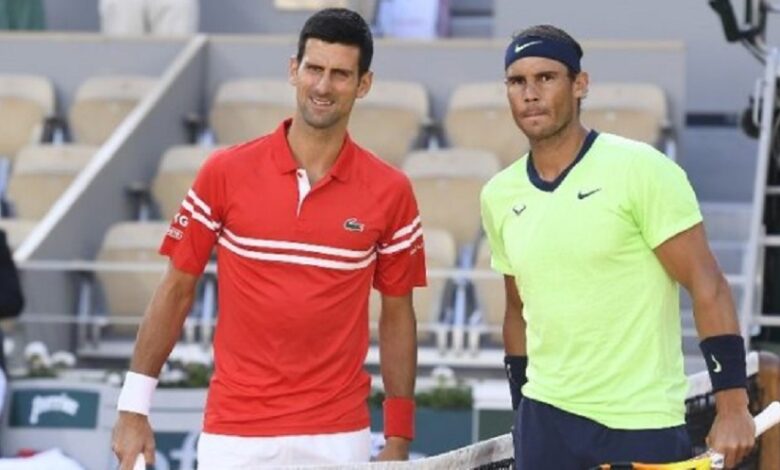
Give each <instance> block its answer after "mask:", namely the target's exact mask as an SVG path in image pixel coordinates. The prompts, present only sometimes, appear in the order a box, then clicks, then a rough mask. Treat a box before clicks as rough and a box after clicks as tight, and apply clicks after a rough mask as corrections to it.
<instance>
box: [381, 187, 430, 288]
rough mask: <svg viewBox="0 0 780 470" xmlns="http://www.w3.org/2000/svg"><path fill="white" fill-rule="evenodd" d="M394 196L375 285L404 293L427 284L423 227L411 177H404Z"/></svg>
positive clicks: (383, 237) (382, 238)
mask: <svg viewBox="0 0 780 470" xmlns="http://www.w3.org/2000/svg"><path fill="white" fill-rule="evenodd" d="M391 199H392V203H391V204H390V205H388V219H387V224H386V228H385V230H384V231H383V233H382V235H381V236H380V239H379V246H378V247H377V264H376V273H375V274H374V288H375V289H377V290H378V291H379V292H381V293H383V294H386V295H392V296H402V295H406V294H408V293H410V292H411V291H412V289H413V288H415V287H423V286H425V285H426V272H425V248H424V241H423V229H422V223H421V221H420V212H419V210H418V208H417V201H416V199H415V197H414V193H413V192H412V186H411V183H409V180H408V179H406V178H404V179H403V184H399V185H398V188H397V189H396V190H395V192H394V194H393V197H392V198H391Z"/></svg>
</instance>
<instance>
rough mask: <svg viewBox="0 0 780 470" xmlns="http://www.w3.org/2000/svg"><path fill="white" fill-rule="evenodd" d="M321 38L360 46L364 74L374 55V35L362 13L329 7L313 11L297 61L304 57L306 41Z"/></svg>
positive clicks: (360, 73)
mask: <svg viewBox="0 0 780 470" xmlns="http://www.w3.org/2000/svg"><path fill="white" fill-rule="evenodd" d="M310 38H313V39H320V40H322V41H325V42H329V43H333V44H346V45H348V46H356V47H357V48H358V49H360V56H359V58H358V74H359V75H363V74H364V73H366V72H368V69H369V68H371V59H372V58H373V56H374V38H373V36H372V35H371V28H369V26H368V24H367V23H366V21H365V20H364V19H363V17H362V16H360V15H359V14H357V13H355V12H354V11H352V10H347V9H346V8H326V9H324V10H320V11H318V12H317V13H315V14H314V15H312V16H311V17H310V18H309V19H308V20H306V23H305V24H304V25H303V28H302V29H301V34H300V35H299V36H298V55H297V58H298V62H300V61H301V60H303V53H304V50H305V49H306V41H307V40H309V39H310Z"/></svg>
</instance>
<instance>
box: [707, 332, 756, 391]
mask: <svg viewBox="0 0 780 470" xmlns="http://www.w3.org/2000/svg"><path fill="white" fill-rule="evenodd" d="M699 347H700V348H701V352H702V353H703V354H704V360H705V361H706V362H707V371H708V372H709V374H710V381H711V382H712V391H713V392H719V391H721V390H727V389H730V388H747V372H746V371H745V368H746V366H745V342H744V340H743V339H742V337H741V336H739V335H719V336H710V337H709V338H705V339H704V340H702V342H701V343H699Z"/></svg>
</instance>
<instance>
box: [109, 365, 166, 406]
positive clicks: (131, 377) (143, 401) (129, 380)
mask: <svg viewBox="0 0 780 470" xmlns="http://www.w3.org/2000/svg"><path fill="white" fill-rule="evenodd" d="M156 387H157V379H155V378H153V377H149V376H148V375H143V374H137V373H135V372H131V371H128V372H127V375H126V376H125V384H124V385H123V386H122V391H121V392H119V399H118V400H117V402H116V409H117V410H119V411H131V412H133V413H138V414H142V415H145V416H149V408H151V406H152V394H153V393H154V389H155V388H156Z"/></svg>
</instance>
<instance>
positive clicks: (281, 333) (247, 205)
mask: <svg viewBox="0 0 780 470" xmlns="http://www.w3.org/2000/svg"><path fill="white" fill-rule="evenodd" d="M289 124H290V121H286V122H284V123H282V124H281V125H280V126H279V128H278V129H277V130H276V131H275V132H274V133H272V134H269V135H267V136H264V137H260V138H259V139H256V140H252V141H250V142H247V143H245V144H241V145H238V146H235V147H231V148H228V149H226V150H222V151H218V152H216V153H215V154H214V155H212V156H211V157H210V158H209V159H208V160H207V161H206V163H205V164H204V165H203V167H202V168H201V170H200V171H199V173H198V175H197V177H196V179H195V183H194V184H193V187H192V189H191V190H190V191H189V192H188V194H187V197H186V198H185V199H184V201H183V202H182V206H181V209H180V210H179V213H178V214H177V215H176V216H175V217H174V220H173V222H172V224H171V227H170V228H169V230H168V233H167V235H166V236H165V238H164V241H163V243H162V246H161V248H160V252H161V253H162V254H164V255H166V256H169V257H170V259H171V261H172V263H173V264H174V266H176V267H177V268H178V269H181V270H183V271H186V272H189V273H192V274H195V275H199V274H201V273H202V272H203V269H204V267H205V265H206V263H207V262H208V260H209V256H210V254H211V251H212V249H213V246H214V244H215V243H216V244H217V246H218V248H217V271H218V292H219V317H218V322H217V327H216V334H215V338H214V358H215V371H214V376H213V378H212V380H211V386H210V389H209V395H208V401H207V405H206V414H205V423H204V430H205V431H206V432H209V433H215V434H228V435H240V436H278V435H290V434H325V433H334V432H346V431H354V430H358V429H362V428H365V427H367V426H368V425H369V416H368V410H367V407H366V399H367V397H368V394H369V391H370V377H369V375H368V374H367V373H366V372H365V371H364V370H363V363H364V361H365V357H366V353H367V351H368V343H369V334H368V294H369V289H370V288H371V285H372V281H373V286H374V287H375V288H376V289H378V290H379V291H381V292H383V293H385V294H388V295H405V294H408V293H409V292H410V291H411V290H412V288H413V287H415V286H423V285H425V255H424V252H423V238H422V228H421V226H420V217H419V214H418V210H417V203H416V201H415V199H414V195H413V194H412V189H411V185H410V183H409V181H408V179H407V178H406V177H405V176H404V175H403V174H402V173H401V172H399V171H398V170H396V169H394V168H393V167H391V166H390V165H388V164H386V163H385V162H383V161H381V160H379V159H378V158H377V157H375V156H374V155H372V154H371V153H369V152H368V151H366V150H364V149H362V148H361V147H359V146H357V145H356V144H355V143H354V142H352V140H351V139H350V138H349V136H347V138H346V139H345V141H344V145H343V147H342V149H341V153H340V154H339V157H338V159H337V160H336V163H335V164H334V165H333V167H332V168H331V169H330V171H329V172H328V174H327V175H325V176H324V177H323V178H322V179H321V180H320V181H318V182H317V183H316V184H315V185H314V186H313V187H311V188H309V185H308V179H307V178H306V175H305V172H303V170H299V169H298V165H297V163H296V162H295V160H294V159H293V157H292V154H291V152H290V148H289V146H288V144H287V138H286V130H287V128H288V127H289Z"/></svg>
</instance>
